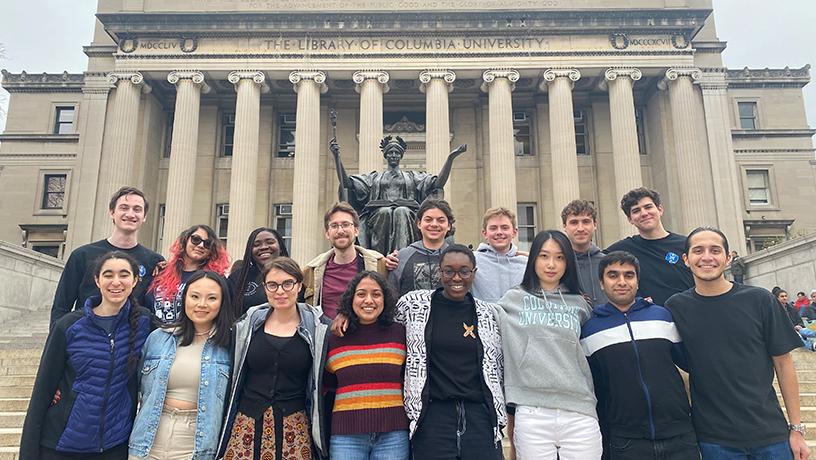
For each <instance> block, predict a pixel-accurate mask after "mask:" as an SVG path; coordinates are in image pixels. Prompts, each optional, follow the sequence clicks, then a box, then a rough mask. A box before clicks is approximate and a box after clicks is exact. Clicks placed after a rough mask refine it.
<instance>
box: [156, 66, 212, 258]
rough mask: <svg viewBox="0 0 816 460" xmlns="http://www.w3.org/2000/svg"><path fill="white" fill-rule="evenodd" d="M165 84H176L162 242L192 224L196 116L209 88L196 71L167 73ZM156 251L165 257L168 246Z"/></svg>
mask: <svg viewBox="0 0 816 460" xmlns="http://www.w3.org/2000/svg"><path fill="white" fill-rule="evenodd" d="M167 81H168V82H170V83H172V84H174V85H176V111H175V112H174V114H173V140H172V142H171V144H170V168H169V170H168V172H167V197H166V198H165V206H166V210H165V215H164V234H165V235H166V237H165V241H173V240H174V239H175V238H176V236H178V234H179V233H181V231H182V230H184V229H185V228H187V227H189V226H190V225H192V224H193V222H192V214H193V193H194V191H195V177H196V156H197V151H198V113H199V108H200V106H201V93H202V92H203V93H205V94H206V93H208V92H209V91H210V87H209V86H207V84H206V83H205V82H204V74H203V73H201V72H199V71H197V70H177V71H174V72H170V74H169V75H167ZM160 249H161V250H162V251H163V253H165V256H167V255H169V254H168V251H169V247H164V248H160Z"/></svg>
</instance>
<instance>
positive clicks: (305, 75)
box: [289, 70, 329, 93]
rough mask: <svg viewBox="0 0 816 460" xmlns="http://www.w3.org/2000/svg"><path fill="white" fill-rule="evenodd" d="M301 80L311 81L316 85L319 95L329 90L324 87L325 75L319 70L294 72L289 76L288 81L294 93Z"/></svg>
mask: <svg viewBox="0 0 816 460" xmlns="http://www.w3.org/2000/svg"><path fill="white" fill-rule="evenodd" d="M303 80H312V81H314V82H315V83H317V86H318V88H319V89H320V92H321V93H325V92H326V91H328V90H329V87H328V86H326V74H325V73H324V72H322V71H320V70H295V71H294V72H292V73H290V74H289V81H290V82H292V85H294V90H295V92H297V91H298V86H299V85H300V83H301V82H302V81H303Z"/></svg>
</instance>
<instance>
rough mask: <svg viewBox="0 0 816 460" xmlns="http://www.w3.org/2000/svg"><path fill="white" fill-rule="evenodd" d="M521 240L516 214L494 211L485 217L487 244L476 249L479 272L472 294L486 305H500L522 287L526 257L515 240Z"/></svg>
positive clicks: (494, 209) (504, 210)
mask: <svg viewBox="0 0 816 460" xmlns="http://www.w3.org/2000/svg"><path fill="white" fill-rule="evenodd" d="M516 236H518V227H517V226H516V214H515V213H514V212H513V211H511V210H509V209H507V208H491V209H488V210H487V212H485V214H484V216H483V217H482V237H484V239H485V242H484V243H481V244H479V247H478V249H476V253H475V256H476V266H477V267H479V270H478V271H477V272H476V277H475V278H474V280H473V287H472V288H471V294H473V297H475V298H477V299H479V300H484V301H485V302H497V301H498V300H499V299H501V298H502V296H503V295H504V293H505V292H507V291H508V290H510V288H512V287H514V286H518V285H519V284H520V283H521V279H522V278H523V277H524V269H525V268H526V267H527V256H523V255H518V248H517V247H516V245H515V244H513V239H514V238H516Z"/></svg>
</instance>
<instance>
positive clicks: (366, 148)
mask: <svg viewBox="0 0 816 460" xmlns="http://www.w3.org/2000/svg"><path fill="white" fill-rule="evenodd" d="M351 78H352V80H353V81H354V83H356V85H355V87H354V89H355V91H357V92H358V93H360V139H359V143H360V151H359V171H360V173H361V174H363V173H369V172H371V171H379V170H381V169H382V166H383V157H382V152H380V149H379V146H380V141H381V140H382V136H383V94H385V93H387V92H388V89H389V88H388V79H389V78H390V77H389V75H388V72H384V71H382V70H360V71H357V72H354V75H352V77H351Z"/></svg>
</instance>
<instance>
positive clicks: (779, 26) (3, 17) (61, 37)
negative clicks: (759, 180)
mask: <svg viewBox="0 0 816 460" xmlns="http://www.w3.org/2000/svg"><path fill="white" fill-rule="evenodd" d="M95 11H96V0H25V1H14V0H2V1H0V44H2V45H3V46H4V48H5V60H2V59H0V68H5V69H7V70H9V71H11V72H20V71H22V70H25V71H27V72H29V73H41V72H50V73H57V72H62V71H63V70H67V71H68V72H82V71H83V70H85V67H86V64H87V58H86V57H85V54H83V53H82V46H83V45H87V44H89V43H90V41H91V38H92V36H93V24H94V17H93V14H94V12H95ZM714 15H715V18H716V23H717V34H718V36H719V38H720V40H724V41H727V42H728V49H726V50H725V55H724V56H725V65H726V66H727V67H729V68H742V67H745V66H748V67H752V68H754V67H760V68H764V67H772V68H773V67H785V66H786V65H787V66H790V67H791V68H799V67H801V66H803V65H805V64H811V65H813V66H814V69H812V70H811V73H812V74H813V75H816V0H778V1H768V0H714ZM0 98H3V99H4V101H3V104H5V103H6V100H7V93H4V92H3V94H2V95H0ZM805 103H806V105H807V111H808V120H809V122H810V125H811V126H816V83H810V84H809V85H808V86H806V87H805ZM4 126H5V119H0V131H1V130H2V128H3V127H4Z"/></svg>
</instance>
